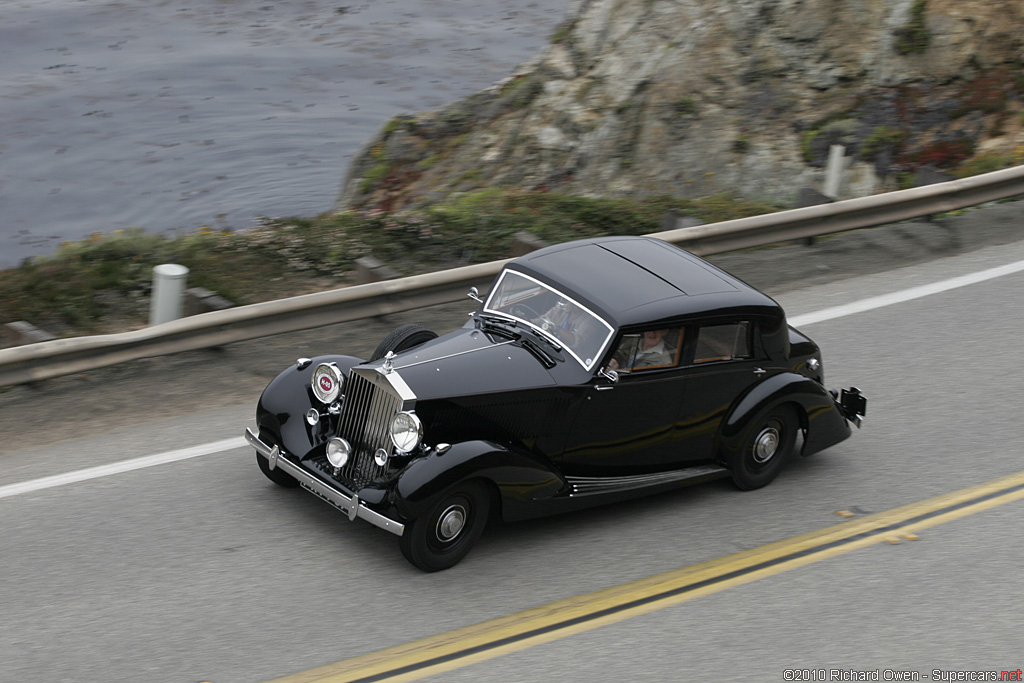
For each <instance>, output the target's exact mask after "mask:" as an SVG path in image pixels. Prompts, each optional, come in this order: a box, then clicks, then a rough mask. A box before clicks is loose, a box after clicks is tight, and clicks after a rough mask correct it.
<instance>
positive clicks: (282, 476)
mask: <svg viewBox="0 0 1024 683" xmlns="http://www.w3.org/2000/svg"><path fill="white" fill-rule="evenodd" d="M256 462H257V463H259V466H260V472H262V473H263V474H265V475H267V479H269V480H270V481H272V482H274V483H275V484H277V485H278V486H283V487H285V488H286V489H293V488H295V487H296V486H298V485H299V482H298V480H296V479H295V477H293V476H292V475H290V474H288V473H287V472H285V471H284V470H282V469H281V468H280V467H275V468H274V469H270V463H269V462H267V459H266V458H264V457H263V456H262V455H260V454H259V453H257V454H256Z"/></svg>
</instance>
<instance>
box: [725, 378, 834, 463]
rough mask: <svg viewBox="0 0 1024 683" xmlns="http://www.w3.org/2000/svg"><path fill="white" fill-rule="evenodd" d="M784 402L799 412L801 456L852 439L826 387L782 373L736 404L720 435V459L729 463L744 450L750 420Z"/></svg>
mask: <svg viewBox="0 0 1024 683" xmlns="http://www.w3.org/2000/svg"><path fill="white" fill-rule="evenodd" d="M783 403H791V404H793V405H795V406H796V407H797V409H798V410H797V412H798V413H800V420H801V423H802V424H801V425H800V427H801V428H802V429H803V430H804V445H803V450H802V451H801V455H811V454H812V453H817V452H818V451H822V450H824V449H826V448H828V447H829V446H834V445H835V444H837V443H839V442H840V441H843V440H844V439H846V438H847V437H849V436H850V425H849V424H848V423H847V421H846V419H845V418H844V417H843V415H842V413H841V412H839V409H838V407H837V406H836V402H835V399H833V397H832V395H831V394H830V393H829V392H828V391H827V390H826V389H825V388H824V387H823V386H821V385H820V384H818V383H817V382H815V381H814V380H812V379H810V378H808V377H804V376H803V375H800V374H797V373H795V372H782V373H779V374H777V375H772V376H771V377H769V378H768V379H766V380H764V381H763V382H761V383H760V384H757V385H756V386H754V388H753V389H751V390H750V391H749V392H747V393H746V394H745V395H744V396H743V397H742V398H740V399H739V400H738V401H737V402H736V403H735V404H734V406H733V409H732V411H731V412H730V413H729V417H727V418H726V420H725V421H724V422H723V423H722V429H721V432H720V434H719V448H718V452H719V454H720V457H721V458H722V459H723V460H724V461H725V462H729V461H730V456H732V455H733V454H735V453H737V452H738V451H739V449H740V448H741V447H742V440H743V434H744V432H745V431H746V429H747V427H748V426H749V424H750V421H751V420H753V419H755V418H756V417H757V416H758V415H759V414H761V413H762V412H763V411H765V410H767V409H768V408H770V407H772V406H777V405H780V404H783Z"/></svg>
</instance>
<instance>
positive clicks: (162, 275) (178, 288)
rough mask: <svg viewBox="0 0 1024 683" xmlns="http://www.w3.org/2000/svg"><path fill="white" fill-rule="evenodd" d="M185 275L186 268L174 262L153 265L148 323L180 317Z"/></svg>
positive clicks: (183, 297)
mask: <svg viewBox="0 0 1024 683" xmlns="http://www.w3.org/2000/svg"><path fill="white" fill-rule="evenodd" d="M187 277H188V268H186V267H185V266H179V265H177V264H175V263H164V264H162V265H159V266H154V267H153V296H152V297H151V298H150V302H149V324H150V325H159V324H160V323H166V322H169V321H171V320H177V319H178V318H180V317H181V311H182V306H183V302H184V301H185V279H186V278H187Z"/></svg>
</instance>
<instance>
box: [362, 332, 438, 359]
mask: <svg viewBox="0 0 1024 683" xmlns="http://www.w3.org/2000/svg"><path fill="white" fill-rule="evenodd" d="M431 339H437V333H436V332H434V331H433V330H429V329H427V328H426V327H423V326H422V325H417V324H415V323H409V324H408V325H402V326H401V327H398V328H396V329H394V330H392V331H391V332H390V333H388V336H386V337H384V339H383V340H381V343H380V344H378V345H377V349H376V350H375V351H374V352H373V355H372V356H370V362H371V363H372V362H373V361H375V360H380V359H381V358H383V357H384V356H386V355H388V351H393V352H395V353H401V352H402V351H408V350H409V349H412V348H415V347H417V346H419V345H420V344H424V343H426V342H428V341H430V340H431Z"/></svg>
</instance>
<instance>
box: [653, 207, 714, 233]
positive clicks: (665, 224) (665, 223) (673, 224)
mask: <svg viewBox="0 0 1024 683" xmlns="http://www.w3.org/2000/svg"><path fill="white" fill-rule="evenodd" d="M698 225H704V221H702V220H701V219H699V218H694V217H693V216H687V215H686V214H682V213H679V212H678V211H676V210H675V209H669V210H668V211H666V212H665V215H664V216H663V217H662V219H661V229H662V230H678V229H679V228H695V227H697V226H698Z"/></svg>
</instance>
